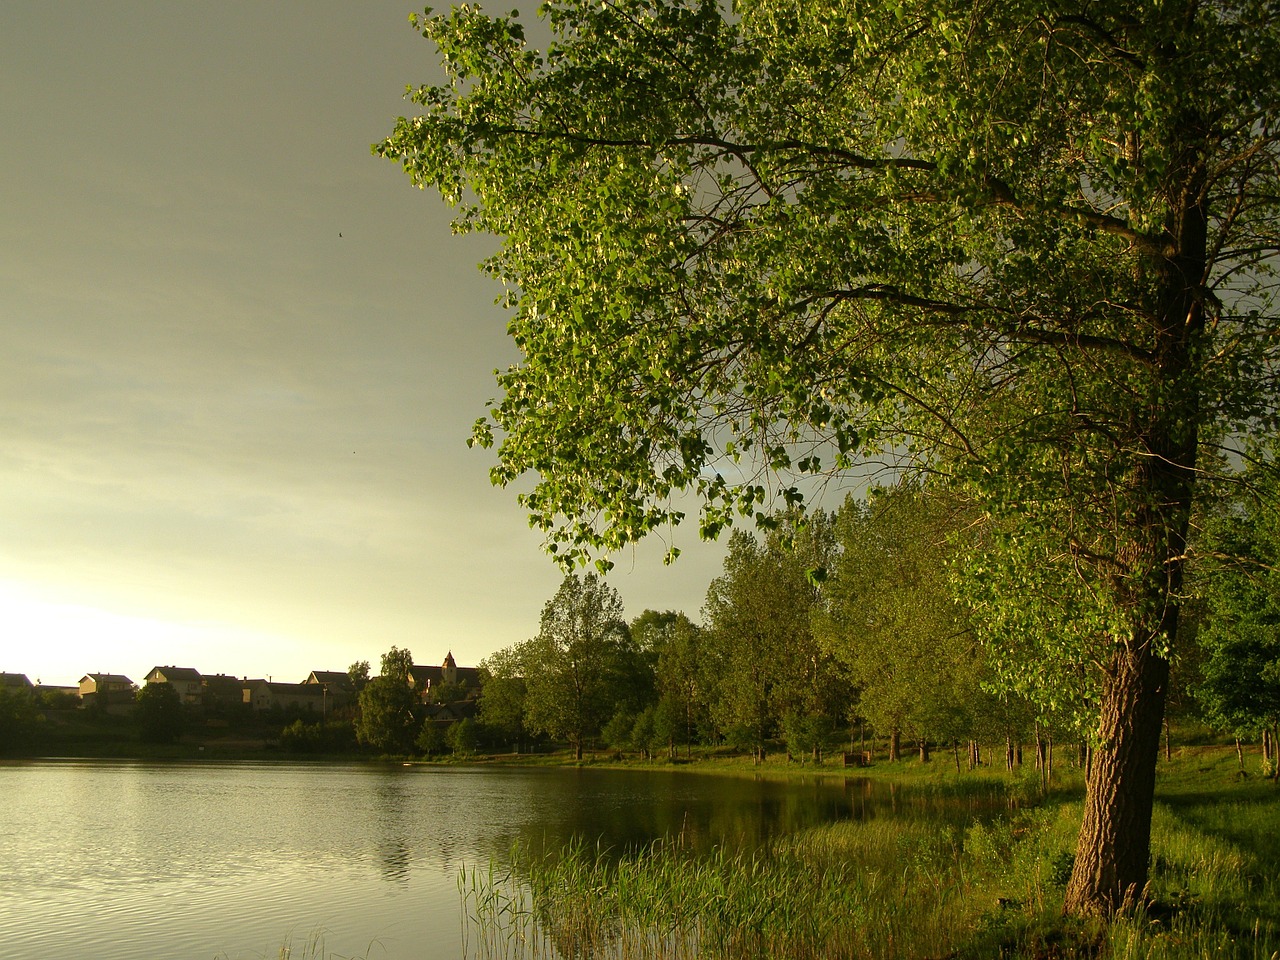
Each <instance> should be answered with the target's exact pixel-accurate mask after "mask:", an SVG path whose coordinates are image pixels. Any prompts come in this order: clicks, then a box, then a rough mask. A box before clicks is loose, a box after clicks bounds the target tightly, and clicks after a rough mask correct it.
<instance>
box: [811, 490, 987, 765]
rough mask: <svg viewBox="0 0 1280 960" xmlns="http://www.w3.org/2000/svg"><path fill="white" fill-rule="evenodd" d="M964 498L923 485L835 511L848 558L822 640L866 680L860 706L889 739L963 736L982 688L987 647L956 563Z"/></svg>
mask: <svg viewBox="0 0 1280 960" xmlns="http://www.w3.org/2000/svg"><path fill="white" fill-rule="evenodd" d="M957 509H958V508H957V506H956V505H955V504H952V503H950V502H948V501H944V500H941V499H938V498H933V497H931V496H930V495H929V494H927V493H926V492H925V491H923V490H921V489H919V488H918V487H915V486H910V485H908V486H902V487H898V488H893V489H885V490H879V491H877V492H876V493H875V494H874V495H873V496H872V497H871V499H870V500H869V501H868V502H865V503H864V502H862V501H859V500H855V499H853V498H850V499H849V500H847V501H846V502H845V504H844V506H843V507H842V508H841V510H840V512H839V514H838V515H837V519H836V536H837V537H838V539H839V542H840V548H841V550H840V558H839V560H838V561H837V562H836V564H835V568H834V570H833V572H832V576H831V577H830V579H829V580H828V581H827V584H826V596H825V601H826V602H825V604H824V606H823V607H822V609H821V610H820V611H819V612H817V614H816V615H815V618H814V629H815V631H816V633H817V635H818V637H819V639H820V640H821V642H822V646H823V647H824V648H825V649H826V650H828V651H829V652H830V653H831V655H832V656H834V657H835V658H836V659H837V660H839V661H840V662H841V663H842V664H843V665H844V667H845V668H846V669H847V671H848V673H849V676H850V678H851V679H852V680H853V682H854V683H855V684H856V685H857V687H858V696H859V699H858V704H859V707H858V709H859V712H860V715H861V716H863V717H865V718H866V719H868V720H870V721H871V723H872V724H873V725H874V726H875V728H876V729H877V730H878V731H880V732H882V733H883V734H885V735H887V736H888V737H889V740H890V757H891V758H892V759H897V756H898V750H899V737H900V735H902V734H906V735H908V736H909V737H910V738H911V739H913V740H914V741H916V743H917V745H918V747H919V749H920V756H921V759H922V760H925V759H928V743H929V741H930V740H948V741H949V740H952V739H962V738H964V736H965V735H966V734H967V731H968V726H969V725H968V723H967V721H966V719H965V717H966V714H965V706H966V704H968V703H970V702H972V701H973V699H974V698H975V697H976V696H977V695H978V694H979V693H980V689H979V686H978V684H979V680H980V679H981V673H980V669H981V663H982V657H981V651H980V650H979V649H978V647H977V643H976V639H975V637H974V634H973V631H972V630H971V629H970V625H969V619H968V611H967V608H966V607H965V605H964V604H963V603H962V602H961V601H960V599H958V597H957V594H956V590H955V587H954V585H953V583H952V577H951V573H950V569H949V567H950V564H951V560H952V558H953V556H954V555H955V553H956V550H957V546H956V543H955V542H954V537H955V534H956V532H957V530H959V529H960V528H961V527H962V525H963V521H962V520H961V519H959V517H960V516H961V515H960V514H959V513H958V512H957Z"/></svg>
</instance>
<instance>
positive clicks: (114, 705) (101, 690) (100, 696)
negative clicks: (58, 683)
mask: <svg viewBox="0 0 1280 960" xmlns="http://www.w3.org/2000/svg"><path fill="white" fill-rule="evenodd" d="M79 691H80V703H81V705H82V706H83V707H85V708H86V709H89V708H92V709H94V710H104V711H106V712H108V713H124V712H126V711H128V710H131V709H133V695H134V692H135V691H134V685H133V681H132V680H130V679H129V678H128V677H126V676H125V675H124V674H122V673H86V674H85V675H84V676H83V677H81V678H80V686H79Z"/></svg>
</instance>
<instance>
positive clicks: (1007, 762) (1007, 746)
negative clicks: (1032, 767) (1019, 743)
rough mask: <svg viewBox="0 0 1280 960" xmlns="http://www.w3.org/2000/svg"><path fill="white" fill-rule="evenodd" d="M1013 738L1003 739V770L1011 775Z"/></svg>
mask: <svg viewBox="0 0 1280 960" xmlns="http://www.w3.org/2000/svg"><path fill="white" fill-rule="evenodd" d="M1013 758H1014V752H1013V737H1005V739H1004V768H1005V769H1006V770H1008V771H1009V772H1010V773H1013Z"/></svg>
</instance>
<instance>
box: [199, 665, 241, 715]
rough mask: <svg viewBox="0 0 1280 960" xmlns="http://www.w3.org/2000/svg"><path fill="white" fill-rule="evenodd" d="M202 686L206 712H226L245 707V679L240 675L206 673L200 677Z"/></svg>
mask: <svg viewBox="0 0 1280 960" xmlns="http://www.w3.org/2000/svg"><path fill="white" fill-rule="evenodd" d="M200 687H201V693H202V695H203V698H204V709H205V711H206V712H208V713H214V714H226V713H230V712H233V711H236V710H242V709H244V681H243V680H242V679H240V678H239V677H229V676H227V675H226V674H225V673H215V674H213V675H212V676H210V675H209V674H204V675H203V676H201V678H200Z"/></svg>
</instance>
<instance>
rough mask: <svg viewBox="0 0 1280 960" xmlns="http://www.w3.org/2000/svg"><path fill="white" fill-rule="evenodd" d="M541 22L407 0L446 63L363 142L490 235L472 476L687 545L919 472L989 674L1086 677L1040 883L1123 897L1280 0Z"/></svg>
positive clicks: (555, 527)
mask: <svg viewBox="0 0 1280 960" xmlns="http://www.w3.org/2000/svg"><path fill="white" fill-rule="evenodd" d="M541 15H542V17H543V18H544V20H545V22H546V24H547V26H548V27H549V28H550V31H551V42H550V44H549V45H548V46H547V47H546V49H545V50H538V49H534V48H533V47H532V46H530V45H529V44H527V43H526V39H525V30H524V27H523V26H522V25H521V23H520V22H519V20H518V17H516V16H489V15H486V14H484V13H483V12H482V11H480V10H479V9H477V8H476V7H474V6H463V7H458V8H455V9H454V10H453V11H451V12H450V13H447V14H442V15H438V16H430V15H428V16H427V17H425V18H421V19H418V20H416V21H415V22H416V25H417V27H418V28H419V29H420V30H421V31H422V32H423V34H424V35H425V36H427V37H428V38H430V39H431V40H432V41H434V42H435V43H436V44H437V46H438V47H439V50H440V54H441V59H442V62H443V65H444V67H445V69H446V71H447V73H448V81H447V83H446V84H444V85H441V86H437V87H424V88H421V89H418V90H417V91H414V92H413V99H414V100H415V102H416V103H417V105H418V106H419V107H420V108H421V113H420V115H419V116H415V117H409V118H405V119H402V120H401V121H400V122H399V123H398V124H397V127H396V130H395V132H394V133H393V134H392V136H391V137H390V138H389V139H388V140H387V141H385V142H384V143H382V144H380V145H378V146H377V147H376V149H377V151H378V152H380V153H381V154H383V155H384V156H388V157H391V158H394V159H397V160H399V161H400V162H401V163H402V164H403V166H404V169H405V170H406V172H407V173H408V174H409V176H410V177H411V178H412V179H413V180H414V181H415V182H416V183H418V184H419V185H422V186H431V187H434V188H436V189H438V190H439V191H440V192H441V193H442V194H443V195H444V196H445V197H446V199H448V200H449V201H450V202H453V203H457V204H459V205H460V207H461V212H460V215H459V218H458V221H457V222H458V225H459V227H460V228H461V229H464V230H481V231H486V232H489V233H492V234H495V235H498V236H500V237H502V238H503V245H502V248H501V250H500V252H499V253H498V254H497V255H496V256H495V257H494V258H493V259H492V260H490V261H489V263H488V265H487V266H488V268H489V270H490V271H491V272H492V273H493V275H494V276H495V277H497V278H498V279H499V280H501V281H502V282H503V283H504V284H505V285H506V287H507V290H508V296H507V304H508V306H510V307H511V309H512V311H513V316H512V320H511V323H510V330H511V334H512V337H513V339H514V340H515V343H516V345H517V346H518V348H519V349H520V351H521V360H520V362H519V363H518V364H516V365H514V366H512V367H510V368H509V369H508V370H506V371H504V372H502V373H501V374H500V375H499V384H500V386H501V388H502V391H503V396H502V398H501V400H500V401H499V402H498V403H497V405H496V406H495V407H494V408H493V409H492V411H491V413H490V416H488V417H487V418H485V419H483V420H482V421H481V422H480V423H478V424H477V427H476V430H475V434H474V439H475V440H476V441H477V442H479V443H480V444H482V445H484V446H489V445H496V446H497V453H498V465H497V466H496V467H495V469H494V473H493V477H494V479H495V481H496V482H499V483H503V484H506V483H510V482H513V481H515V480H516V479H517V478H519V477H521V476H522V475H523V474H525V473H527V472H532V473H534V474H535V475H536V476H535V477H534V480H533V486H532V489H530V490H529V491H528V492H526V493H524V494H522V495H521V500H522V502H523V503H524V504H525V506H526V507H527V508H528V510H529V512H530V515H531V518H532V520H533V522H534V523H535V524H536V525H537V526H539V527H540V528H541V529H542V530H543V531H544V532H545V533H546V537H547V542H548V547H549V549H551V550H552V551H553V552H555V553H557V554H558V555H560V556H561V557H564V558H565V559H566V560H567V561H569V562H573V561H576V560H581V559H585V558H586V557H587V556H588V555H595V554H597V553H598V552H600V551H606V552H607V551H609V550H613V549H616V548H618V547H620V546H621V545H623V544H625V543H628V542H630V541H633V540H635V539H637V538H639V537H642V536H645V535H646V534H648V533H651V532H653V531H658V530H663V529H664V528H666V527H668V526H669V525H671V524H675V523H678V522H679V521H681V520H682V519H684V515H685V511H686V509H687V507H686V501H685V499H683V498H681V497H680V496H678V495H679V494H682V493H683V494H693V495H695V496H696V499H697V500H698V502H699V503H700V517H699V527H700V530H701V532H702V533H703V534H704V535H708V536H714V535H715V534H716V533H718V532H719V531H720V530H722V529H723V528H725V527H726V526H727V525H728V524H730V523H732V522H733V521H734V518H735V517H738V516H743V515H745V516H755V517H757V518H758V519H762V520H767V519H768V510H767V509H766V508H765V504H766V503H767V502H768V501H769V500H770V499H771V498H773V497H777V498H779V499H781V500H783V501H785V502H786V503H788V504H796V503H798V502H800V501H802V500H803V499H804V495H805V493H806V487H805V482H804V481H805V478H806V477H821V476H836V477H847V476H849V475H850V474H851V473H853V472H855V471H856V470H858V469H862V468H863V466H864V465H867V464H871V465H872V466H874V465H875V464H876V463H881V464H882V463H883V462H884V460H883V459H877V458H887V459H889V460H894V461H900V462H905V463H907V464H910V465H913V466H915V467H919V468H922V469H927V470H929V471H931V472H933V473H934V474H935V475H939V476H945V477H947V478H949V479H950V481H951V482H952V483H953V484H954V485H955V486H956V488H957V489H958V490H961V491H963V493H964V495H965V496H967V497H969V498H971V499H972V500H973V501H974V502H975V504H976V505H977V509H978V511H979V512H980V514H981V515H982V516H983V518H984V520H985V521H986V522H988V523H989V524H990V527H991V531H992V533H991V535H990V536H989V537H988V538H987V540H986V546H987V553H986V556H985V558H979V560H980V562H979V563H978V565H977V566H978V569H980V571H981V577H982V582H983V586H984V591H983V595H982V597H981V602H982V604H983V605H984V609H985V611H986V618H987V619H990V621H991V622H992V623H994V624H996V625H997V627H998V628H999V629H998V630H997V631H995V632H993V634H992V636H993V638H997V639H1003V640H1005V641H1007V642H1009V643H1012V644H1014V645H1015V652H1014V655H1012V656H1006V657H1002V658H999V659H998V662H997V663H996V664H995V668H996V669H1001V668H1002V667H1003V666H1004V665H1007V664H1009V663H1014V662H1016V663H1018V664H1021V665H1023V669H1024V670H1029V669H1031V668H1038V670H1039V671H1040V672H1041V673H1042V677H1041V679H1039V680H1034V681H1031V682H1027V683H1025V684H1024V691H1025V692H1026V694H1027V695H1029V696H1033V697H1038V698H1041V699H1042V700H1043V699H1044V698H1048V699H1050V700H1054V701H1062V702H1070V701H1072V700H1080V699H1082V698H1081V697H1080V696H1077V695H1076V694H1075V693H1074V691H1073V690H1067V691H1063V690H1061V689H1060V688H1061V686H1062V685H1063V684H1071V685H1073V686H1076V687H1078V686H1081V685H1082V686H1083V689H1084V690H1086V691H1093V690H1096V699H1094V696H1093V695H1092V694H1089V695H1088V696H1089V698H1090V700H1091V703H1092V709H1093V711H1094V713H1095V724H1094V738H1095V740H1096V741H1097V744H1098V747H1099V749H1098V751H1097V754H1096V763H1095V766H1094V770H1093V776H1092V777H1091V780H1090V795H1089V796H1090V799H1089V802H1088V804H1087V805H1086V813H1085V818H1084V826H1083V828H1082V833H1081V841H1080V849H1079V855H1078V856H1077V859H1076V868H1075V875H1074V876H1073V879H1072V884H1071V887H1070V891H1069V897H1068V905H1069V908H1070V909H1072V910H1073V911H1076V912H1081V913H1093V912H1108V911H1111V910H1114V909H1116V908H1119V907H1123V906H1126V905H1129V904H1131V903H1132V902H1133V900H1134V899H1135V898H1136V897H1137V896H1139V894H1140V891H1141V890H1142V888H1143V886H1144V884H1145V880H1146V876H1147V865H1148V859H1149V857H1148V852H1149V851H1148V840H1149V834H1150V820H1151V803H1152V799H1151V798H1152V791H1153V788H1154V767H1155V758H1156V753H1157V750H1158V742H1159V732H1160V728H1161V724H1162V720H1163V710H1164V698H1165V692H1166V690H1167V687H1168V680H1169V658H1170V656H1171V655H1172V654H1173V653H1174V649H1173V648H1174V644H1175V642H1176V638H1177V637H1178V636H1179V614H1180V609H1181V598H1182V591H1183V583H1184V574H1185V567H1186V563H1187V558H1188V556H1189V554H1188V549H1187V548H1188V532H1189V523H1190V518H1191V514H1192V508H1193V502H1194V499H1195V496H1196V490H1197V484H1198V483H1200V482H1201V478H1202V477H1203V476H1204V475H1205V472H1206V471H1208V470H1210V469H1212V468H1213V467H1215V466H1216V462H1215V461H1212V460H1211V458H1209V457H1207V456H1203V455H1202V454H1203V449H1204V446H1205V444H1206V443H1208V444H1215V443H1217V442H1218V441H1220V440H1222V439H1224V438H1228V437H1230V435H1231V434H1232V433H1233V432H1234V431H1240V430H1256V429H1259V428H1260V427H1261V428H1263V429H1266V428H1268V427H1269V426H1270V425H1271V424H1272V423H1273V422H1274V419H1275V413H1276V401H1277V397H1278V396H1280V394H1278V393H1277V390H1276V389H1275V380H1274V362H1275V359H1276V355H1275V351H1276V339H1275V336H1274V334H1275V332H1276V320H1277V318H1276V315H1275V311H1274V297H1275V288H1274V287H1273V285H1272V281H1271V270H1272V267H1273V265H1274V258H1275V255H1276V252H1277V250H1280V229H1278V228H1277V224H1278V223H1280V182H1278V181H1280V165H1278V164H1277V159H1278V157H1280V139H1278V138H1280V119H1278V117H1277V109H1276V103H1277V94H1278V93H1280V29H1277V27H1278V24H1280V12H1278V11H1277V9H1276V7H1275V5H1274V4H1273V3H1270V2H1269V0H1217V2H1199V0H1178V2H1172V3H1169V2H1159V3H1157V2H1147V3H1138V4H1136V5H1135V4H1134V3H1130V2H1126V3H1117V2H1109V3H1101V4H1099V3H1091V4H1083V5H1074V6H1073V5H1070V4H1068V5H1067V6H1066V7H1062V8H1055V9H1054V10H1052V11H1046V9H1045V8H1044V7H1043V5H1038V4H1032V3H1027V2H1018V0H1015V2H1002V3H999V4H978V5H974V4H972V3H958V2H941V3H939V2H936V0H928V2H925V0H907V2H905V3H896V2H895V3H879V2H874V0H868V2H863V0H851V2H847V3H831V2H826V0H821V2H800V3H795V2H790V0H788V2H785V3H783V2H777V0H743V2H741V3H739V4H736V5H735V6H734V8H733V9H732V11H729V10H726V9H724V8H723V7H721V6H720V5H719V4H717V3H716V2H714V0H608V2H605V3H597V2H588V0H558V2H552V3H548V4H546V5H545V6H544V7H543V8H542V11H541ZM673 552H674V549H673ZM602 563H604V564H606V565H607V561H602ZM1081 670H1084V671H1087V672H1089V673H1090V674H1091V677H1089V678H1082V677H1080V676H1079V673H1080V671H1081Z"/></svg>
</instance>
